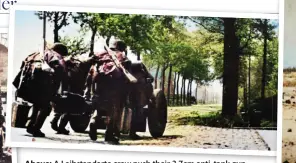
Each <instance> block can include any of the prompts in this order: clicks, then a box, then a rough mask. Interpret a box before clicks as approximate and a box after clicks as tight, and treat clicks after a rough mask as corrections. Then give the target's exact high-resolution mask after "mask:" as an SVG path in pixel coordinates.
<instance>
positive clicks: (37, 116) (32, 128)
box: [27, 43, 68, 137]
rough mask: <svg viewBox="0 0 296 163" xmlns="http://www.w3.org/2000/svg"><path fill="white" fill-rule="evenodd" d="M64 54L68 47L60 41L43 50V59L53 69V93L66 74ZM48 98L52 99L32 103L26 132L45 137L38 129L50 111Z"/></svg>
mask: <svg viewBox="0 0 296 163" xmlns="http://www.w3.org/2000/svg"><path fill="white" fill-rule="evenodd" d="M52 51H53V52H52ZM66 55H68V49H67V47H66V46H65V45H63V44H61V43H55V44H54V45H53V46H52V47H51V48H50V49H49V51H45V55H44V60H45V61H46V62H47V63H48V65H49V66H50V67H51V68H53V69H54V80H53V87H54V88H53V92H54V93H55V94H57V92H58V89H59V87H60V83H61V81H62V79H63V76H66V75H65V63H64V60H63V56H66ZM50 100H52V99H49V101H48V102H43V103H34V104H33V113H32V117H31V121H30V123H29V124H28V126H27V132H28V133H30V134H32V135H33V136H34V137H45V134H44V133H42V132H41V130H40V129H41V128H42V126H43V124H44V121H45V120H46V118H47V116H49V114H50V112H51V105H50Z"/></svg>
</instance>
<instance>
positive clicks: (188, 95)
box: [186, 80, 191, 105]
mask: <svg viewBox="0 0 296 163" xmlns="http://www.w3.org/2000/svg"><path fill="white" fill-rule="evenodd" d="M190 82H191V80H189V81H188V85H187V100H186V101H187V102H186V103H187V105H190V103H189V100H190Z"/></svg>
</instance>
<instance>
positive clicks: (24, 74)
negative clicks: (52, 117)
mask: <svg viewBox="0 0 296 163" xmlns="http://www.w3.org/2000/svg"><path fill="white" fill-rule="evenodd" d="M53 75H54V71H53V69H52V68H50V67H49V65H48V64H47V63H46V61H45V60H44V56H43V55H41V54H40V53H33V54H31V55H29V56H28V57H27V58H26V59H25V60H24V61H23V63H22V65H21V68H20V71H19V73H18V75H17V76H16V77H15V79H14V81H13V85H14V86H15V87H16V88H17V91H16V98H17V97H20V98H22V99H23V100H24V101H27V102H30V103H32V104H45V103H48V102H49V101H50V100H51V98H52V97H53V95H54V93H55V92H54V90H53V87H54V86H53V84H54V81H53Z"/></svg>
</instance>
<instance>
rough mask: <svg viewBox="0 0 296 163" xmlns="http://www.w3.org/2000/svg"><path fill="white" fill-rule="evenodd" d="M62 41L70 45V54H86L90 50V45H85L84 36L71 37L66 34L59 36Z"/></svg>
mask: <svg viewBox="0 0 296 163" xmlns="http://www.w3.org/2000/svg"><path fill="white" fill-rule="evenodd" d="M59 40H60V42H61V43H63V44H64V45H66V46H67V47H68V53H69V55H73V56H74V55H79V54H84V53H86V52H88V51H89V49H88V48H87V47H88V45H85V43H84V39H83V37H81V36H80V37H74V38H70V37H68V36H65V37H63V38H59Z"/></svg>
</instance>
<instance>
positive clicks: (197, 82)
mask: <svg viewBox="0 0 296 163" xmlns="http://www.w3.org/2000/svg"><path fill="white" fill-rule="evenodd" d="M195 83H196V88H195V98H196V103H198V100H197V91H198V89H197V87H198V82H197V81H195Z"/></svg>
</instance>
